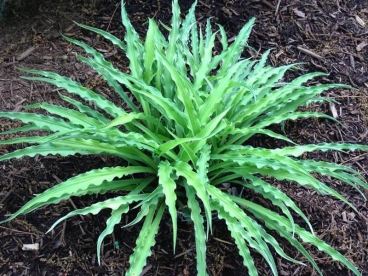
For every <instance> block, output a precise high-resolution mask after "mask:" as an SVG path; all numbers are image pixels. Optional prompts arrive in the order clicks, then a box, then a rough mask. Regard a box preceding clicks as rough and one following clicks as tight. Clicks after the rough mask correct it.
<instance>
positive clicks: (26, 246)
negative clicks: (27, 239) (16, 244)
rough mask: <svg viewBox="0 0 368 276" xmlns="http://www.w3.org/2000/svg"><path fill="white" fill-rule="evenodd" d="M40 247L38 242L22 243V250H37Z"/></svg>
mask: <svg viewBox="0 0 368 276" xmlns="http://www.w3.org/2000/svg"><path fill="white" fill-rule="evenodd" d="M38 249H40V244H39V243H30V244H26V243H25V244H23V247H22V250H24V251H30V250H38Z"/></svg>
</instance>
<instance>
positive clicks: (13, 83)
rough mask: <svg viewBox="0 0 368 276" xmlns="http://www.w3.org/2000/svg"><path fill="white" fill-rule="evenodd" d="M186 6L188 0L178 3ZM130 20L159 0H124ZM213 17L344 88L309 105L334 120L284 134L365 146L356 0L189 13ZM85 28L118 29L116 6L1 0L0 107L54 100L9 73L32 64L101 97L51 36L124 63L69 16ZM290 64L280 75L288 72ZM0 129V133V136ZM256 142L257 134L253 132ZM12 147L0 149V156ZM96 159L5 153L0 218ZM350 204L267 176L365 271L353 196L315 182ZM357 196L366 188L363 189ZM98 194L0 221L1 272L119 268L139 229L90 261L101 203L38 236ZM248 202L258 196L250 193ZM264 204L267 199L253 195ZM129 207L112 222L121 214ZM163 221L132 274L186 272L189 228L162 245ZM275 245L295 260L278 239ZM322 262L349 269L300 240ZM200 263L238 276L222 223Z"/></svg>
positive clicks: (364, 13)
mask: <svg viewBox="0 0 368 276" xmlns="http://www.w3.org/2000/svg"><path fill="white" fill-rule="evenodd" d="M179 2H180V5H181V6H182V9H183V11H186V10H187V9H188V8H189V7H190V5H191V2H192V1H189V0H183V1H179ZM126 7H127V10H128V12H129V14H130V15H131V16H130V17H131V19H132V21H133V23H134V26H136V27H137V29H138V30H139V31H140V33H141V34H142V35H143V34H144V33H145V30H146V27H147V25H146V24H145V22H146V20H147V18H148V17H155V19H157V20H160V21H162V22H163V23H168V22H169V20H170V14H171V12H170V11H171V1H168V0H131V1H126ZM208 17H212V21H213V22H216V23H219V24H222V25H224V26H225V29H226V31H227V33H228V34H229V37H230V38H231V37H233V36H235V35H236V34H237V32H238V31H239V29H240V28H241V27H242V26H243V25H244V24H245V23H246V22H247V21H248V20H249V19H250V18H251V17H256V18H257V21H256V25H255V28H254V30H253V32H252V36H251V38H250V40H249V45H250V46H251V47H252V49H249V51H248V52H247V53H244V55H245V56H253V57H259V56H260V54H261V53H263V52H265V50H266V49H269V48H273V51H272V53H271V55H270V63H271V64H272V65H274V66H280V65H284V64H290V63H296V62H302V63H303V64H302V67H303V68H304V69H305V71H323V72H326V73H329V75H328V76H326V77H325V78H320V79H318V81H319V82H325V83H331V82H340V83H345V84H349V85H351V86H353V87H354V88H355V89H354V90H338V89H337V90H334V91H329V92H328V93H327V94H326V96H328V97H331V98H334V99H336V100H337V101H338V104H335V105H328V104H327V105H321V106H312V107H311V108H313V109H315V110H319V111H321V112H325V113H328V114H333V115H335V116H337V117H338V119H339V120H340V121H341V122H342V123H343V125H344V126H341V125H338V124H336V123H333V122H328V121H323V120H319V121H317V120H304V121H301V122H300V121H298V122H291V123H288V124H287V125H286V126H285V131H286V133H287V135H288V136H289V137H290V138H292V139H294V141H296V142H298V143H301V144H305V143H316V142H323V141H325V142H331V141H345V142H352V143H363V144H368V128H367V125H368V101H367V92H368V46H366V45H367V44H368V38H367V37H368V3H367V1H366V0H349V1H347V0H346V1H345V0H337V1H335V0H325V1H300V0H282V1H280V0H267V1H266V0H253V1H252V0H246V1H244V0H232V1H230V0H223V1H211V0H203V1H199V4H198V7H197V19H198V20H199V21H200V22H204V21H205V19H206V18H208ZM73 20H74V21H77V22H80V23H84V24H88V25H93V26H96V27H98V28H101V29H104V30H108V31H110V32H111V33H113V34H115V35H122V34H123V31H124V30H123V28H122V27H121V24H120V6H119V2H118V1H116V0H96V1H87V0H85V1H80V0H79V1H77V0H75V1H62V0H58V1H51V0H44V1H41V0H31V1H27V0H23V1H18V0H17V1H8V15H7V17H6V18H5V19H4V20H3V21H1V22H0V110H13V111H18V110H21V109H22V106H25V105H27V104H30V103H34V102H41V101H47V102H53V103H57V101H58V99H57V98H58V97H57V90H56V89H55V88H54V87H50V86H48V85H45V84H43V83H35V82H33V83H31V82H28V81H25V80H22V79H20V75H21V74H20V73H19V71H18V70H17V68H19V67H26V68H32V69H42V70H50V71H55V72H58V73H60V74H62V75H66V76H70V77H73V78H75V79H77V80H79V81H81V82H82V83H84V84H85V85H86V86H88V87H89V88H93V89H94V90H96V91H98V92H100V93H103V94H105V95H107V96H108V97H111V95H110V94H109V90H108V88H107V87H106V85H105V83H104V81H103V80H102V79H101V78H99V77H98V76H97V75H96V74H95V73H94V72H93V71H92V70H90V69H89V68H87V67H85V66H84V65H83V64H81V63H80V62H78V61H76V59H75V52H78V51H80V50H79V49H77V48H75V47H74V46H72V45H70V44H69V43H67V42H66V41H65V40H63V39H62V37H61V36H60V33H61V32H62V33H63V34H65V35H67V36H71V37H74V38H77V39H80V40H83V41H85V42H87V43H89V44H90V45H94V46H95V47H96V48H97V49H99V50H101V51H103V53H104V54H105V56H109V57H110V59H111V60H112V61H114V62H117V63H119V66H120V67H121V69H122V70H124V68H126V61H125V59H124V58H121V57H120V53H119V52H117V51H116V49H115V48H113V47H112V46H111V45H109V44H107V43H105V41H103V40H102V39H101V38H99V37H96V36H95V35H94V34H91V33H89V32H86V31H82V30H81V29H80V28H78V27H77V26H76V25H75V24H74V23H73V22H72V21H73ZM299 73H301V72H295V73H293V74H289V75H288V78H292V77H294V76H296V75H297V74H299ZM16 124H17V123H16V122H10V121H7V120H4V119H0V130H1V131H3V130H8V129H10V128H12V127H15V126H16ZM4 138H9V137H8V136H6V137H4V136H1V137H0V139H4ZM259 143H268V141H259ZM15 148H16V147H15V146H0V154H3V153H6V152H9V151H12V150H14V149H15ZM313 157H315V158H316V159H317V158H318V159H321V160H326V161H330V162H338V163H344V164H347V165H350V166H353V167H354V168H355V169H357V170H359V171H360V172H361V173H362V174H363V175H364V176H365V177H368V173H367V168H368V166H367V165H368V158H367V154H365V153H359V152H354V153H349V154H345V153H321V154H315V155H313ZM116 162H118V160H113V159H111V158H107V157H104V156H102V157H101V156H91V157H90V156H88V157H85V156H84V157H78V156H77V157H67V158H59V157H42V158H41V157H38V158H24V159H21V160H11V161H7V162H2V163H1V164H0V219H3V218H4V217H5V215H6V214H9V213H12V212H14V211H15V210H17V209H18V208H20V207H21V206H22V205H24V204H25V203H26V202H27V201H28V200H29V199H30V198H32V196H33V195H34V194H37V193H40V192H42V191H44V190H45V189H47V188H48V187H51V186H52V185H54V184H55V183H58V182H60V181H61V180H65V179H67V178H69V177H71V176H73V175H75V174H78V173H81V172H85V171H87V170H90V169H92V168H101V167H104V166H108V165H112V164H116ZM323 180H324V181H325V182H326V183H328V184H329V185H330V186H332V187H333V188H335V189H336V190H338V191H339V192H340V193H341V194H342V195H344V196H345V197H347V198H348V199H349V200H350V201H351V202H353V203H354V204H355V206H356V207H357V209H358V210H359V212H360V213H355V212H354V211H353V210H352V209H350V208H348V207H347V206H346V205H345V204H342V203H340V202H338V201H336V200H334V199H332V198H327V197H323V196H320V195H318V194H317V193H315V192H311V191H310V190H307V189H303V188H300V187H297V186H295V185H293V184H292V183H275V185H279V187H280V188H281V189H282V190H284V191H287V193H288V195H289V196H290V197H291V198H292V199H294V200H295V201H296V202H297V204H298V205H299V206H300V207H301V209H302V210H303V211H305V212H306V214H307V215H308V217H309V219H310V221H311V222H312V224H313V227H314V229H315V231H316V234H317V235H318V236H319V237H320V238H322V239H324V240H325V241H326V242H327V243H329V244H331V245H332V246H333V247H334V248H336V249H337V250H339V251H340V252H341V253H343V254H344V255H345V256H346V257H347V258H349V259H350V260H351V261H352V262H354V264H355V265H356V266H357V267H358V268H359V269H360V271H361V272H362V273H363V275H368V210H367V203H366V202H365V201H364V200H363V199H362V197H361V196H360V195H359V193H357V192H356V191H355V190H353V189H352V188H351V187H348V186H347V185H342V184H341V183H338V182H333V181H329V180H328V179H323ZM367 195H368V194H367ZM106 196H108V195H101V196H98V197H96V196H91V197H83V198H73V199H72V200H70V201H66V202H62V203H60V204H57V205H53V206H51V207H48V208H44V209H42V210H39V211H37V212H34V213H30V214H28V215H26V216H21V217H19V218H17V219H15V220H14V221H12V222H10V223H7V224H2V225H0V248H1V249H0V274H1V275H73V276H74V275H124V271H125V270H126V269H127V267H128V260H129V255H130V254H131V253H132V248H133V247H134V245H135V238H136V237H137V235H138V233H139V226H137V227H131V228H126V229H121V228H120V227H116V231H115V233H114V235H111V236H109V237H107V238H106V240H105V242H104V246H103V252H102V256H103V258H102V260H103V261H102V264H101V266H98V264H97V261H96V241H97V238H98V235H99V233H100V232H101V231H103V229H104V227H105V225H106V224H105V222H106V219H107V218H108V214H109V213H108V212H101V213H100V214H99V215H97V216H86V217H74V218H72V219H69V220H67V221H66V223H64V224H61V225H59V226H58V227H56V228H55V231H53V232H52V233H50V234H47V235H45V234H44V233H45V232H46V231H47V229H48V227H50V226H51V225H52V223H53V222H55V220H56V219H57V218H59V217H60V216H61V215H64V214H66V213H68V212H70V211H72V210H74V209H75V208H80V207H83V206H87V205H89V204H91V203H93V202H95V201H96V200H101V199H103V198H104V197H106ZM247 196H248V197H249V198H251V199H252V200H256V201H257V202H263V201H262V199H260V198H257V197H256V196H254V195H247ZM264 204H265V205H266V206H267V204H268V203H267V202H264ZM133 215H134V214H129V217H128V216H127V217H126V218H124V220H126V221H129V220H131V218H132V216H133ZM170 223H171V221H170V219H169V217H167V219H166V220H164V221H163V223H162V225H161V228H160V232H159V235H158V236H157V239H156V241H157V242H156V245H155V246H154V247H153V248H152V256H151V257H150V258H149V259H148V263H147V266H146V268H145V270H144V273H145V274H144V275H195V245H194V236H193V230H192V225H190V224H188V223H186V222H180V225H179V233H178V242H177V249H176V252H175V253H174V252H173V250H172V232H171V230H172V229H171V226H170ZM280 242H281V245H282V246H283V247H284V248H285V251H286V252H287V253H288V254H290V255H291V256H293V257H296V258H300V259H301V260H303V258H301V256H299V255H298V254H297V252H296V251H295V250H294V249H293V248H292V247H291V246H289V245H288V243H287V242H285V241H283V240H282V239H280ZM34 243H39V244H40V248H39V249H38V250H36V251H24V250H22V246H23V244H34ZM309 249H310V251H311V253H312V256H313V257H314V258H315V259H316V261H317V263H318V264H319V265H320V267H321V268H322V269H323V272H324V275H349V272H348V271H347V270H346V269H345V268H344V267H342V266H341V265H340V264H339V263H337V262H334V261H333V260H331V258H328V257H326V256H325V255H324V254H322V253H320V252H318V250H316V249H315V248H309ZM254 258H255V262H256V266H257V268H258V269H259V274H260V275H270V270H269V268H268V267H267V264H266V263H265V261H264V260H263V259H262V258H261V257H260V256H259V255H257V254H254ZM277 260H278V262H277V263H278V269H279V272H280V275H315V273H314V272H313V269H312V268H311V266H310V265H307V266H305V267H302V266H298V265H294V264H290V263H288V262H286V261H285V260H282V259H279V258H278V259H277ZM208 272H209V274H210V275H247V270H246V269H245V268H243V267H242V260H241V258H240V257H239V256H238V254H237V248H236V247H235V246H234V245H232V239H231V237H230V235H229V233H228V232H227V231H226V226H225V225H224V224H223V223H222V222H220V221H219V222H215V223H214V229H213V235H212V236H211V237H210V238H209V241H208Z"/></svg>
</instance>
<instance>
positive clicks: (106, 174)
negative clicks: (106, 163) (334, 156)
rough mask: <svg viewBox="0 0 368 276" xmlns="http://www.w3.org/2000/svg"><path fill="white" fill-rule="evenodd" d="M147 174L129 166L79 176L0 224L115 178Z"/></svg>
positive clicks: (55, 187) (139, 168)
mask: <svg viewBox="0 0 368 276" xmlns="http://www.w3.org/2000/svg"><path fill="white" fill-rule="evenodd" d="M148 172H152V170H151V169H148V168H146V167H133V166H131V167H113V168H103V169H97V170H92V171H89V172H86V173H83V174H79V175H77V176H75V177H72V178H69V179H68V180H66V181H64V182H62V183H60V184H58V185H55V186H53V187H51V188H49V189H48V190H46V191H45V192H43V193H41V194H39V195H37V196H36V197H35V198H33V199H31V200H30V201H28V202H27V203H26V204H25V205H23V207H22V208H20V209H19V210H18V211H17V212H15V213H14V214H12V215H11V216H10V217H9V218H7V219H6V220H4V221H2V222H1V223H4V222H8V221H10V220H12V219H14V218H16V217H17V216H19V215H22V214H27V213H29V212H32V211H34V210H36V209H39V208H41V207H43V206H46V205H49V204H56V203H59V202H60V201H62V200H66V199H68V198H70V197H71V196H81V195H85V194H87V193H88V189H89V187H93V186H98V185H101V184H102V183H103V182H104V181H112V180H113V179H114V178H115V177H122V176H124V175H131V174H135V173H148Z"/></svg>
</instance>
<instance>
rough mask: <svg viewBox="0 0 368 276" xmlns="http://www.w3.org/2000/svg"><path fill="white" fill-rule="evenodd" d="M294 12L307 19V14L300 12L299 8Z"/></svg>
mask: <svg viewBox="0 0 368 276" xmlns="http://www.w3.org/2000/svg"><path fill="white" fill-rule="evenodd" d="M293 11H294V12H295V14H296V15H297V16H299V17H301V18H305V13H304V12H302V11H300V10H298V9H297V8H295V9H293Z"/></svg>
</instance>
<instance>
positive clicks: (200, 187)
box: [174, 161, 212, 236]
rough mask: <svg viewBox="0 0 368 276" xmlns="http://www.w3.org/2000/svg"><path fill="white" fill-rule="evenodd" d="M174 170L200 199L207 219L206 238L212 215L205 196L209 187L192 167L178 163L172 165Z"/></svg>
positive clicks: (210, 226)
mask: <svg viewBox="0 0 368 276" xmlns="http://www.w3.org/2000/svg"><path fill="white" fill-rule="evenodd" d="M174 168H175V170H176V174H177V175H178V176H182V177H184V178H185V180H186V183H187V184H188V185H189V186H191V187H193V188H194V189H195V190H196V194H197V196H198V197H199V198H200V199H201V201H202V203H203V206H204V211H205V213H206V218H207V236H208V233H209V230H211V231H212V214H211V207H210V202H209V198H208V194H207V187H209V185H207V184H208V183H203V182H201V181H200V179H199V176H198V174H197V173H195V172H194V171H193V169H192V167H191V166H190V165H189V164H187V163H183V162H181V161H178V162H176V163H175V164H174Z"/></svg>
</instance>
